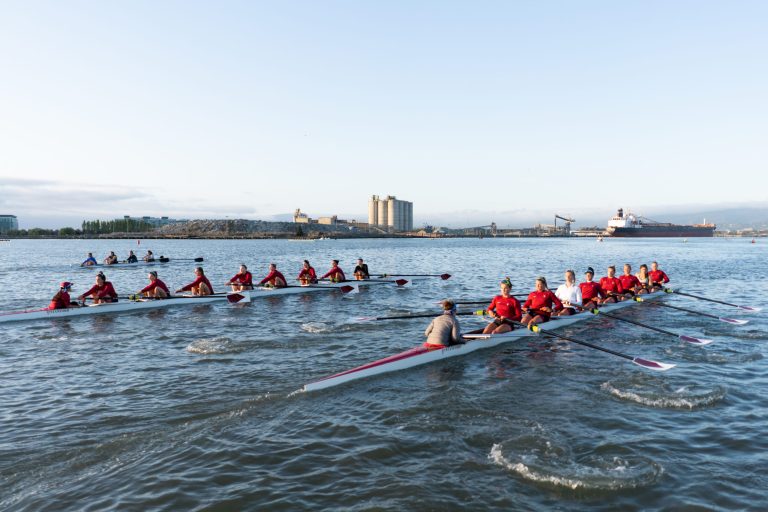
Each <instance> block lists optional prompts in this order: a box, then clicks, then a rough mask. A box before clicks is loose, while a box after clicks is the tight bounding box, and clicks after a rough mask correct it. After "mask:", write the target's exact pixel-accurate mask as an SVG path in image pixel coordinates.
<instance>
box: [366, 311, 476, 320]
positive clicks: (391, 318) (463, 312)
mask: <svg viewBox="0 0 768 512" xmlns="http://www.w3.org/2000/svg"><path fill="white" fill-rule="evenodd" d="M485 313H486V312H485V311H484V310H482V309H481V310H479V311H462V312H460V313H456V316H466V315H479V316H482V315H484V314H485ZM439 315H440V313H424V314H418V315H398V316H360V317H357V318H356V319H355V321H356V322H360V323H362V322H377V321H379V320H407V319H411V318H434V317H436V316H439Z"/></svg>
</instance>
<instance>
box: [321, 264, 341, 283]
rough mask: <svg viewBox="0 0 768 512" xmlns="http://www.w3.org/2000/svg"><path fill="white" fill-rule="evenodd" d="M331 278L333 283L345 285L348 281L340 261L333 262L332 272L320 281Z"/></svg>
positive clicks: (327, 273)
mask: <svg viewBox="0 0 768 512" xmlns="http://www.w3.org/2000/svg"><path fill="white" fill-rule="evenodd" d="M325 278H329V279H330V280H331V282H332V283H343V282H344V281H346V280H347V278H346V277H345V276H344V271H343V270H341V267H339V260H333V261H331V270H329V271H328V272H326V273H325V275H324V276H323V277H321V278H320V279H325Z"/></svg>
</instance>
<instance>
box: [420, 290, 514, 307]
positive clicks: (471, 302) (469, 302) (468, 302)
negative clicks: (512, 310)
mask: <svg viewBox="0 0 768 512" xmlns="http://www.w3.org/2000/svg"><path fill="white" fill-rule="evenodd" d="M528 295H529V294H528V293H513V294H512V297H527V296H528ZM442 303H443V301H438V302H435V304H442ZM490 303H491V299H488V300H457V301H455V302H454V304H456V305H457V306H470V305H474V304H490Z"/></svg>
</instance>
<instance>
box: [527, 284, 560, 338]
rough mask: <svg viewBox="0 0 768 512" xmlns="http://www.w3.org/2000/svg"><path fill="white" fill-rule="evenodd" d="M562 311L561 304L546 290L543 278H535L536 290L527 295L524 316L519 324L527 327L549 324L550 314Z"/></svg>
mask: <svg viewBox="0 0 768 512" xmlns="http://www.w3.org/2000/svg"><path fill="white" fill-rule="evenodd" d="M561 309H563V303H562V302H560V299H558V298H557V296H555V294H554V293H552V290H550V289H549V288H547V280H546V278H544V277H537V278H536V290H535V291H533V292H531V293H530V294H529V295H528V300H526V301H525V304H523V310H525V315H524V316H523V319H522V320H521V323H524V324H527V325H528V327H530V326H532V325H534V324H540V323H543V322H549V318H550V317H551V316H552V313H554V312H557V311H560V310H561Z"/></svg>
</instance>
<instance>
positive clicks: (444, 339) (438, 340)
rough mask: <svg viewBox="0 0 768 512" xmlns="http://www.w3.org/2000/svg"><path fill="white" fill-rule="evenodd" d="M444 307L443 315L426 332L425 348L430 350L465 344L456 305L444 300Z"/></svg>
mask: <svg viewBox="0 0 768 512" xmlns="http://www.w3.org/2000/svg"><path fill="white" fill-rule="evenodd" d="M442 306H443V314H442V315H440V316H438V317H436V318H434V319H433V320H432V321H431V322H430V324H429V326H428V327H427V330H426V331H424V336H426V337H427V341H426V342H424V346H425V347H426V348H428V349H435V350H436V349H441V348H445V347H449V346H451V345H460V344H462V343H464V342H463V341H462V339H461V326H460V325H459V319H458V318H456V303H454V302H453V301H452V300H444V301H443V302H442Z"/></svg>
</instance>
